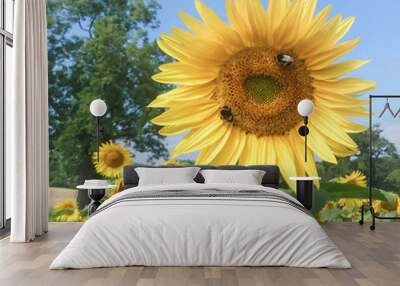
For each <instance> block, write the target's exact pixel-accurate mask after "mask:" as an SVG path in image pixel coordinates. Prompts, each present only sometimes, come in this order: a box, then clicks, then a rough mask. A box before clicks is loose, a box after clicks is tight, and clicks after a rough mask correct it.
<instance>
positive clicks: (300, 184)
mask: <svg viewBox="0 0 400 286" xmlns="http://www.w3.org/2000/svg"><path fill="white" fill-rule="evenodd" d="M290 179H291V180H293V181H296V193H297V200H298V201H299V202H300V203H302V204H303V206H304V207H305V208H306V209H308V210H310V209H311V208H312V206H313V181H314V180H321V178H320V177H290Z"/></svg>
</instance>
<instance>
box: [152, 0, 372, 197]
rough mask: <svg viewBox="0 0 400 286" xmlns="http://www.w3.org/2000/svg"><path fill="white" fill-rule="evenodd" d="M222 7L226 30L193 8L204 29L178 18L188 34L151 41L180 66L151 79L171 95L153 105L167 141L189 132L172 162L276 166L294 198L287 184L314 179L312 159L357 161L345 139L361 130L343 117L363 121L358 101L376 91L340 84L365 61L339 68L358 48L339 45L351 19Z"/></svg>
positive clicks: (247, 5) (287, 5)
mask: <svg viewBox="0 0 400 286" xmlns="http://www.w3.org/2000/svg"><path fill="white" fill-rule="evenodd" d="M226 3H227V5H226V15H227V18H228V21H229V23H226V22H224V21H223V20H222V19H221V18H220V17H219V16H218V15H217V14H216V13H215V12H214V11H213V10H211V9H210V8H209V7H207V6H206V5H205V4H203V3H202V2H201V1H195V5H196V9H197V11H198V13H199V15H200V17H201V20H202V21H200V20H198V19H197V18H195V17H193V16H191V15H189V14H187V13H185V12H181V13H180V17H181V19H182V21H183V23H184V24H185V25H186V27H187V29H188V30H189V31H187V30H184V29H180V28H173V29H172V33H171V34H162V35H161V37H160V39H159V40H158V42H157V43H158V46H159V47H160V49H161V50H162V51H163V52H164V53H166V54H167V55H169V56H171V57H172V58H174V59H175V60H176V61H173V62H171V63H167V64H163V65H161V66H160V70H161V72H160V73H158V74H156V75H154V76H153V79H154V80H156V81H158V82H160V83H164V84H173V85H176V87H175V88H174V89H173V90H171V91H169V92H167V93H164V94H161V95H159V96H158V97H157V98H156V99H155V100H154V101H153V102H152V103H150V105H149V106H150V107H154V108H166V111H165V112H164V113H162V114H161V115H159V116H157V117H155V118H154V119H152V122H153V123H154V124H157V125H161V126H163V128H161V130H160V134H162V135H164V136H172V135H176V134H179V133H182V132H188V134H187V135H186V136H185V138H184V139H182V140H181V141H180V142H179V143H178V144H177V145H176V146H175V148H174V150H173V152H172V157H173V158H176V157H178V156H179V155H182V154H185V153H190V152H194V151H200V152H199V155H198V156H197V158H196V164H215V165H223V164H242V165H251V164H277V165H278V166H279V167H280V169H281V173H282V176H283V177H284V178H285V180H286V183H287V184H288V185H289V186H290V187H291V188H292V189H294V182H293V181H290V180H289V179H288V178H289V177H290V176H293V175H295V174H297V175H298V176H304V175H305V174H307V175H309V176H317V169H316V166H315V162H314V160H313V157H314V155H316V156H318V158H320V159H321V160H324V161H327V162H330V163H334V164H335V163H336V162H337V161H336V157H345V156H350V155H353V154H354V153H355V152H356V151H357V144H356V143H355V142H354V141H353V139H352V138H351V137H350V136H349V135H348V134H349V133H358V132H361V131H364V130H365V129H366V127H365V126H362V125H359V124H357V123H356V122H353V121H351V120H350V119H349V118H348V117H349V116H352V117H356V116H366V115H367V114H368V111H367V110H366V109H365V107H364V106H365V104H366V101H365V100H362V99H359V98H358V97H359V95H360V94H361V93H364V92H366V91H369V90H372V89H374V88H375V82H373V81H369V80H365V79H360V78H343V76H344V75H346V74H347V73H350V72H352V71H354V70H356V69H358V68H360V67H361V66H363V65H365V64H366V63H368V61H366V60H346V61H342V62H340V63H337V60H338V59H340V58H341V57H342V56H344V55H345V54H346V53H348V52H349V51H350V50H351V49H353V48H354V47H355V46H356V45H357V44H358V43H359V41H360V39H353V40H349V41H346V42H340V40H341V39H342V38H343V36H344V35H346V33H347V32H348V31H349V29H350V28H351V26H352V24H353V22H354V20H355V19H354V17H349V18H343V17H342V16H341V15H336V16H334V17H332V18H330V19H328V17H329V13H330V10H331V8H332V7H331V6H327V7H325V8H324V9H322V10H321V11H319V12H318V13H315V12H316V11H315V9H316V5H317V0H313V1H281V0H273V1H269V7H268V9H265V8H264V7H263V5H262V3H261V1H246V0H239V1H233V0H229V1H227V2H226ZM285 57H286V58H285ZM285 59H287V60H285ZM302 99H311V100H312V101H313V103H314V105H315V111H314V112H313V114H312V117H311V120H310V125H309V126H310V130H311V132H310V135H309V147H308V150H307V152H308V153H309V156H308V157H309V158H310V160H308V162H307V163H306V164H305V163H304V159H303V157H304V150H303V149H304V147H303V146H304V143H303V138H302V137H300V136H299V135H298V132H297V130H298V128H299V127H300V126H301V125H302V123H303V119H302V117H301V116H300V115H298V113H297V104H298V103H299V102H300V101H301V100H302Z"/></svg>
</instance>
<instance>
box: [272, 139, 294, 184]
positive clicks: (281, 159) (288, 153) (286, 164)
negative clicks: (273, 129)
mask: <svg viewBox="0 0 400 286" xmlns="http://www.w3.org/2000/svg"><path fill="white" fill-rule="evenodd" d="M273 140H274V145H275V148H277V150H279V152H278V154H277V163H278V166H279V169H280V172H281V174H282V177H283V178H284V179H285V181H286V183H287V184H288V185H289V187H290V188H291V189H292V190H295V183H294V181H292V180H290V179H289V178H290V177H291V176H296V174H297V170H296V165H295V162H294V155H293V151H292V148H291V145H290V142H289V141H288V140H287V138H286V137H281V136H275V137H273Z"/></svg>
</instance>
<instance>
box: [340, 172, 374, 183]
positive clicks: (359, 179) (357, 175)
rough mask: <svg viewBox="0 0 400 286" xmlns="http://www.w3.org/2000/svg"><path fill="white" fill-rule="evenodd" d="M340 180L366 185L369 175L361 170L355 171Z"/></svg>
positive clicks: (341, 181)
mask: <svg viewBox="0 0 400 286" xmlns="http://www.w3.org/2000/svg"><path fill="white" fill-rule="evenodd" d="M338 182H339V183H341V184H352V185H357V186H361V187H366V186H367V177H366V176H365V175H364V174H363V173H361V172H360V171H353V172H352V173H351V174H350V175H346V176H344V177H340V178H339V180H338Z"/></svg>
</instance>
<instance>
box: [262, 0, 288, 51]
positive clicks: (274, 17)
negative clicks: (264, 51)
mask: <svg viewBox="0 0 400 286" xmlns="http://www.w3.org/2000/svg"><path fill="white" fill-rule="evenodd" d="M268 3H269V5H268V10H267V12H266V16H265V17H266V19H267V37H268V43H269V46H271V47H273V46H274V33H275V31H276V30H277V29H278V27H279V25H280V24H281V22H282V20H283V19H284V17H285V16H286V14H287V12H288V8H289V5H290V3H291V1H289V0H270V1H268Z"/></svg>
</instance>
